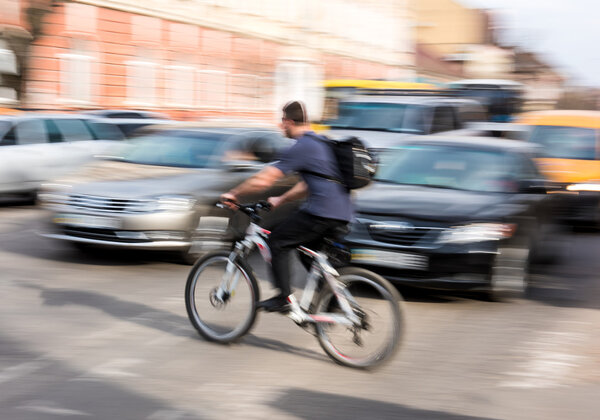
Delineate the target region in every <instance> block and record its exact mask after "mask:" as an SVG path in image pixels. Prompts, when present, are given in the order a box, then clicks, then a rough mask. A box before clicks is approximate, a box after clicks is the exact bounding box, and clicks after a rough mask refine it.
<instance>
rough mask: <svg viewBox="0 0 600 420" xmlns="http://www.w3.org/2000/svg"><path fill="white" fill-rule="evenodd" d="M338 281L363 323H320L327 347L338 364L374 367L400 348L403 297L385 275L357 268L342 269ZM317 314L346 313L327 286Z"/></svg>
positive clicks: (320, 335)
mask: <svg viewBox="0 0 600 420" xmlns="http://www.w3.org/2000/svg"><path fill="white" fill-rule="evenodd" d="M339 273H340V276H339V278H338V281H339V282H341V283H342V284H343V286H344V295H345V296H346V299H348V301H349V303H350V305H351V306H352V308H353V310H354V313H355V314H356V315H357V316H358V317H359V319H360V320H361V325H360V326H355V327H347V326H344V325H341V324H325V323H319V324H317V325H316V332H317V337H318V340H319V344H320V345H321V347H322V348H323V350H324V351H325V352H326V353H327V355H329V357H331V358H332V359H333V360H334V361H336V362H337V363H340V364H342V365H345V366H350V367H354V368H372V367H374V366H377V365H380V364H381V363H383V362H385V361H387V360H389V359H390V358H391V357H392V356H393V355H394V354H395V353H396V351H397V350H398V348H399V346H400V340H401V337H402V333H403V317H402V310H401V301H402V298H401V297H400V294H399V293H398V292H397V291H396V290H395V288H394V287H393V286H392V285H391V284H390V283H389V282H388V281H387V280H385V279H384V278H383V277H381V276H379V275H377V274H375V273H373V272H370V271H368V270H364V269H362V268H356V267H344V268H342V269H340V270H339ZM316 310H317V313H323V312H325V313H342V312H343V311H342V309H341V308H340V305H339V303H338V300H337V298H336V297H335V295H334V294H333V292H332V291H331V288H329V287H326V288H324V289H323V291H322V292H321V295H320V296H319V299H318V302H317V305H316Z"/></svg>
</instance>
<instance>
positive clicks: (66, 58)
mask: <svg viewBox="0 0 600 420" xmlns="http://www.w3.org/2000/svg"><path fill="white" fill-rule="evenodd" d="M58 57H59V59H60V81H61V83H60V85H61V89H60V92H61V97H62V98H63V99H64V100H65V101H67V102H71V103H75V104H89V103H91V102H92V62H93V61H94V58H93V57H92V56H90V55H87V54H84V53H81V52H79V51H77V50H72V53H69V54H60V55H59V56H58Z"/></svg>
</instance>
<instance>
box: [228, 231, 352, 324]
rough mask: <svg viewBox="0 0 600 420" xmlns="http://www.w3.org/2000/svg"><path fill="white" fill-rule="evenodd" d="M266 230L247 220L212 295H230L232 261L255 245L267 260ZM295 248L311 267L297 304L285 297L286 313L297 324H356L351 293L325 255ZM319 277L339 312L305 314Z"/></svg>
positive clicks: (233, 281)
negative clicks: (308, 260)
mask: <svg viewBox="0 0 600 420" xmlns="http://www.w3.org/2000/svg"><path fill="white" fill-rule="evenodd" d="M270 233H271V232H269V231H268V230H266V229H263V228H262V227H260V226H258V225H257V224H255V223H252V222H251V223H250V225H249V226H248V229H247V230H246V235H245V237H244V239H242V240H241V241H238V242H236V244H235V248H234V250H233V251H232V252H231V254H230V256H229V261H228V263H227V268H226V270H225V275H224V277H223V281H222V282H221V284H220V286H219V288H218V290H217V292H216V298H217V299H219V300H221V301H222V300H223V299H224V297H225V296H231V295H232V294H233V293H234V291H235V288H236V287H237V283H238V281H239V271H236V273H237V274H236V275H235V276H233V278H232V273H233V272H234V269H235V264H234V261H235V260H236V259H237V258H246V257H247V256H248V254H250V252H251V251H252V250H253V249H254V247H257V248H258V250H259V252H260V255H261V257H262V258H263V260H264V261H265V262H267V263H269V264H270V263H271V250H270V248H269V246H268V244H267V242H266V239H267V238H268V236H269V234H270ZM298 250H299V251H300V252H302V253H303V254H305V255H307V256H308V257H310V258H311V259H312V260H313V263H312V265H311V268H310V270H309V272H308V277H307V281H306V286H305V287H304V291H303V293H302V297H301V299H300V303H298V301H297V300H296V299H295V297H294V296H293V295H291V296H290V297H288V301H289V303H290V306H291V310H290V312H289V313H288V316H289V317H290V318H291V319H292V320H293V321H294V322H296V323H297V324H303V323H312V324H316V323H326V324H342V325H345V326H348V327H354V326H358V325H360V319H359V317H358V316H357V315H356V314H355V313H354V311H353V309H352V304H351V303H354V304H355V305H356V302H355V301H354V299H353V298H352V296H351V295H350V294H349V293H348V292H347V291H346V289H345V287H344V286H343V284H341V283H340V282H339V281H337V277H339V273H338V272H337V271H336V270H335V268H333V267H332V266H331V264H329V261H328V258H327V255H326V254H324V253H322V252H315V251H313V250H310V249H308V248H306V247H304V246H300V247H298ZM320 277H323V278H324V279H325V281H326V282H327V283H328V284H329V286H330V287H331V290H332V291H333V294H334V296H335V298H336V299H337V301H338V303H339V305H340V308H341V309H342V311H343V314H338V313H318V314H309V313H308V312H307V311H308V310H309V307H310V304H311V303H312V301H313V297H314V295H315V293H316V292H318V290H317V289H318V283H319V278H320Z"/></svg>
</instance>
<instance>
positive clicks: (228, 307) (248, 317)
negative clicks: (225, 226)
mask: <svg viewBox="0 0 600 420" xmlns="http://www.w3.org/2000/svg"><path fill="white" fill-rule="evenodd" d="M229 262H230V261H229V253H227V252H214V253H211V254H208V255H206V256H204V257H203V258H202V259H200V260H199V261H198V262H197V263H196V264H195V265H194V267H193V268H192V270H191V272H190V274H189V276H188V280H187V284H186V287H185V306H186V309H187V313H188V317H189V319H190V322H191V323H192V325H193V326H194V327H195V328H196V330H198V332H199V333H200V335H202V337H204V338H205V339H207V340H210V341H216V342H219V343H229V342H232V341H235V340H237V339H239V338H240V337H242V336H243V335H244V334H246V333H247V332H248V331H249V330H250V328H252V325H253V324H254V320H255V319H256V302H257V301H258V299H259V291H258V285H257V283H256V279H255V278H254V275H253V274H252V271H251V270H250V269H248V268H247V267H246V266H245V264H244V263H243V262H241V261H238V260H236V261H234V262H233V263H232V264H233V266H232V267H231V268H232V270H230V272H227V266H228V264H229Z"/></svg>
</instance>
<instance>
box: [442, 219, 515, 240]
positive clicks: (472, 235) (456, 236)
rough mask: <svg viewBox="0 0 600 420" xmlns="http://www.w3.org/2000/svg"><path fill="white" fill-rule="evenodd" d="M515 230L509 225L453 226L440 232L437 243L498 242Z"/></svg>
mask: <svg viewBox="0 0 600 420" xmlns="http://www.w3.org/2000/svg"><path fill="white" fill-rule="evenodd" d="M515 230H516V225H514V224H511V223H472V224H470V225H462V226H454V227H451V228H450V229H447V230H445V231H444V232H442V234H441V235H440V237H439V239H438V243H444V244H467V243H472V242H485V241H498V240H500V239H504V238H510V237H511V236H512V235H513V234H514V233H515Z"/></svg>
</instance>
